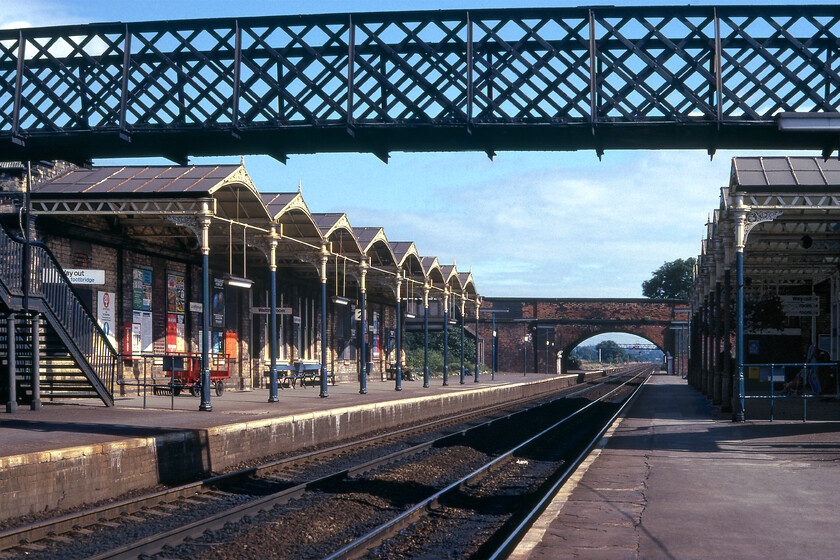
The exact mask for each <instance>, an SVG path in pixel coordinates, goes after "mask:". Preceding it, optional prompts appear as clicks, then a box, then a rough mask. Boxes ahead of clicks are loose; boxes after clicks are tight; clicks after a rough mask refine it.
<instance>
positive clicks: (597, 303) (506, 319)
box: [479, 298, 689, 373]
mask: <svg viewBox="0 0 840 560" xmlns="http://www.w3.org/2000/svg"><path fill="white" fill-rule="evenodd" d="M688 317H689V308H688V302H686V301H683V300H660V299H600V298H599V299H589V298H575V299H547V298H486V299H485V300H484V302H483V303H482V306H481V320H480V322H479V330H480V335H481V337H482V338H483V339H484V340H485V341H487V343H486V344H485V351H484V352H485V353H484V357H485V363H487V364H488V365H489V364H490V363H491V360H492V356H491V353H492V352H493V345H492V342H491V341H492V340H493V320H494V319H495V326H496V333H497V340H496V369H497V370H498V371H528V372H537V373H557V353H558V352H559V351H562V352H563V353H562V357H563V358H562V360H563V365H562V367H563V371H566V370H567V369H568V368H567V359H568V356H569V353H570V352H571V351H572V350H573V349H574V348H575V347H576V346H577V345H578V344H580V343H581V342H583V341H584V340H586V339H587V338H590V337H592V336H595V335H597V334H602V333H607V332H622V333H628V334H634V335H637V336H641V337H642V338H645V339H647V340H649V341H650V342H651V343H653V344H655V345H656V346H657V347H658V348H659V349H661V350H662V351H663V352H666V353H668V354H670V355H671V356H676V357H677V361H678V363H679V362H682V360H683V359H684V358H685V356H684V354H685V351H686V348H687V342H686V341H687V339H686V338H685V337H686V335H687V321H688ZM526 334H527V335H529V337H528V338H529V341H528V342H527V343H526V342H525V341H524V339H525V335H526Z"/></svg>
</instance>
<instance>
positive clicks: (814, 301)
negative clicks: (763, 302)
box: [779, 296, 820, 317]
mask: <svg viewBox="0 0 840 560" xmlns="http://www.w3.org/2000/svg"><path fill="white" fill-rule="evenodd" d="M779 300H780V301H781V302H782V311H784V313H785V315H786V316H788V317H816V316H818V315H819V314H820V296H779Z"/></svg>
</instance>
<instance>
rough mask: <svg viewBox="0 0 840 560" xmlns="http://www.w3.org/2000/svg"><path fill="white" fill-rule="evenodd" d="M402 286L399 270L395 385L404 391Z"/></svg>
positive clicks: (396, 388) (397, 388)
mask: <svg viewBox="0 0 840 560" xmlns="http://www.w3.org/2000/svg"><path fill="white" fill-rule="evenodd" d="M401 286H402V272H401V271H400V272H397V373H396V375H395V376H394V377H395V378H396V380H397V381H396V386H395V387H394V389H395V390H397V391H402V355H401V354H402V344H401V342H402V340H401V338H400V335H401V334H402V333H401V331H402V301H400V300H401V299H402V298H401V297H400V287H401Z"/></svg>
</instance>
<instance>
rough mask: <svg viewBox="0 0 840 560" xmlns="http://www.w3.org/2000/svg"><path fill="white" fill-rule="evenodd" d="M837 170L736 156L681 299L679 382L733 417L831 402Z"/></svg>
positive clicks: (836, 350)
mask: <svg viewBox="0 0 840 560" xmlns="http://www.w3.org/2000/svg"><path fill="white" fill-rule="evenodd" d="M838 232H840V162H838V161H837V160H831V159H824V158H819V157H816V158H815V157H736V158H733V160H732V166H731V173H730V179H729V184H728V185H727V186H725V187H722V188H721V193H720V204H719V207H718V208H716V209H714V212H713V213H712V214H711V215H710V219H709V222H708V223H707V224H706V231H705V234H704V237H703V242H702V247H701V252H700V255H699V256H698V259H697V264H696V267H695V272H694V288H693V293H692V295H691V300H690V304H691V314H692V318H691V328H690V337H691V343H690V348H691V357H690V363H689V375H688V377H689V382H690V383H691V384H692V385H693V386H694V387H696V388H697V389H699V390H701V391H702V392H703V393H705V394H706V395H707V396H708V397H709V398H710V399H711V401H712V402H713V403H714V404H717V405H720V406H721V408H722V409H723V410H727V411H729V410H731V411H733V413H734V416H735V418H736V419H742V418H744V415H745V414H746V416H747V417H763V418H772V417H773V415H774V414H778V413H779V412H780V411H782V410H784V409H785V407H787V408H793V409H795V410H796V417H797V418H799V419H802V418H803V417H804V418H808V417H811V416H812V415H813V414H814V413H815V412H817V411H818V409H819V408H820V407H821V406H822V407H823V408H825V407H826V405H827V403H834V404H831V408H833V409H834V410H833V412H832V411H829V412H830V414H832V415H833V416H832V418H833V419H836V400H837V398H839V397H840V376H838V361H840V239H838Z"/></svg>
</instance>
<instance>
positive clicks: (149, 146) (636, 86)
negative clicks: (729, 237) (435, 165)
mask: <svg viewBox="0 0 840 560" xmlns="http://www.w3.org/2000/svg"><path fill="white" fill-rule="evenodd" d="M838 37H840V6H829V5H824V6H801V5H797V6H721V7H711V6H682V7H661V6H659V7H638V6H637V7H607V6H604V7H592V8H562V9H560V8H557V9H490V10H474V11H465V10H451V11H427V12H388V13H363V14H327V15H306V16H276V17H252V18H241V19H196V20H183V21H159V22H143V23H103V24H91V25H74V26H67V27H50V28H30V29H19V30H15V29H7V30H0V160H36V159H54V158H61V159H66V160H70V161H76V162H81V161H85V160H89V159H91V158H99V157H114V156H164V157H168V158H170V159H173V160H175V161H179V162H180V161H183V160H184V159H186V158H187V157H188V156H192V155H231V154H244V153H263V154H269V155H272V156H274V157H276V158H278V159H280V160H285V158H286V157H287V155H288V154H296V153H317V152H371V153H374V154H376V155H377V156H379V157H380V158H382V159H384V160H387V157H388V153H389V152H390V151H395V150H400V151H437V150H453V151H464V150H470V151H486V152H487V153H488V155H490V156H491V157H492V155H493V154H494V153H495V151H497V150H578V149H592V150H596V151H598V152H599V154H600V153H601V152H602V151H603V150H606V149H614V148H621V149H643V148H644V149H647V148H692V149H703V150H708V151H709V152H710V153H714V151H715V150H716V149H718V148H736V147H737V148H744V149H747V148H760V149H767V148H779V149H803V148H804V149H816V150H822V151H823V152H826V153H830V152H831V151H832V150H833V149H836V148H837V147H838V138H840V136H838V133H837V130H838V128H840V119H839V118H838V116H837V113H836V111H837V108H838V104H840V40H838Z"/></svg>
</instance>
